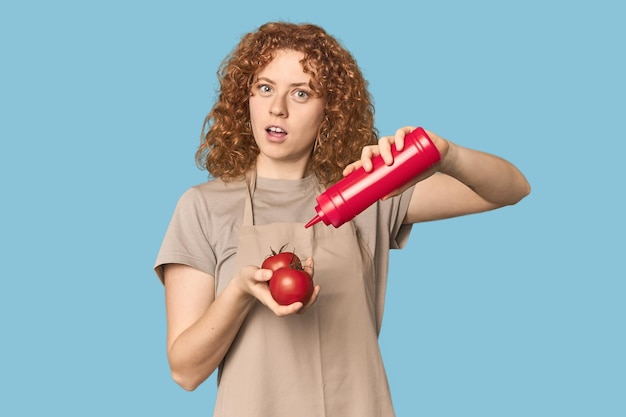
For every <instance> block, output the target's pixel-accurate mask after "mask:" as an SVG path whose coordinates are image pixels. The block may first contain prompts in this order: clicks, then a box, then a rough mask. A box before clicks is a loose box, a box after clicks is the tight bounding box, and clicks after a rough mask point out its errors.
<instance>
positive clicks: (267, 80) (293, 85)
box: [256, 77, 309, 87]
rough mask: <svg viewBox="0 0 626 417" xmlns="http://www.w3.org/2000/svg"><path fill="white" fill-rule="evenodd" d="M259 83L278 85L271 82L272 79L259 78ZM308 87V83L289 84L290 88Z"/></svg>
mask: <svg viewBox="0 0 626 417" xmlns="http://www.w3.org/2000/svg"><path fill="white" fill-rule="evenodd" d="M259 81H264V82H266V83H269V84H276V82H275V81H273V80H271V79H269V78H267V77H259V78H257V79H256V82H259ZM308 85H309V82H308V81H301V82H296V83H291V84H289V86H290V87H302V86H308Z"/></svg>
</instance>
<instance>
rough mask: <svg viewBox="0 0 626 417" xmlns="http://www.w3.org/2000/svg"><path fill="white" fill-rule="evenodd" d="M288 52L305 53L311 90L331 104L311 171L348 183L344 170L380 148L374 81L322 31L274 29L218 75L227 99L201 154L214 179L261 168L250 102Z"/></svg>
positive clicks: (269, 26) (242, 47) (281, 25)
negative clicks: (281, 53) (369, 149)
mask: <svg viewBox="0 0 626 417" xmlns="http://www.w3.org/2000/svg"><path fill="white" fill-rule="evenodd" d="M281 49H291V50H295V51H298V52H302V53H303V54H304V59H303V60H302V65H303V68H304V70H305V72H307V73H309V74H311V88H312V89H313V91H314V92H315V93H316V94H319V95H320V96H321V97H322V98H323V99H324V103H325V108H324V119H323V121H322V123H321V125H320V127H319V131H318V135H317V139H316V143H315V146H314V148H313V150H312V155H311V159H310V160H309V169H310V170H312V171H313V172H314V173H315V175H316V176H317V178H318V180H319V181H320V182H321V183H322V184H324V185H330V184H332V183H334V182H336V181H338V180H339V179H341V177H342V171H343V168H344V167H345V166H346V165H348V164H349V163H351V162H353V161H355V160H357V159H359V158H360V156H361V150H362V149H363V147H364V146H365V145H370V144H374V143H376V141H377V138H378V131H377V130H376V128H375V127H374V106H373V104H372V100H371V97H370V94H369V92H368V90H367V81H366V80H365V79H364V77H363V75H362V73H361V70H360V69H359V67H358V65H357V63H356V61H355V59H354V58H353V57H352V55H351V54H350V52H348V51H347V50H346V49H345V48H343V47H342V46H341V44H340V43H339V42H338V41H337V40H336V39H335V38H333V37H332V36H330V35H329V34H328V33H327V32H326V31H325V30H324V29H322V28H320V27H318V26H316V25H312V24H301V25H298V24H294V23H287V22H272V23H266V24H264V25H262V26H261V27H259V28H258V30H257V31H255V32H251V33H248V34H246V35H244V36H243V37H242V38H241V41H240V43H239V44H238V45H237V46H236V47H235V49H234V50H233V51H232V52H231V53H230V54H229V55H228V56H227V57H226V59H225V60H224V61H223V62H222V64H221V65H220V68H219V70H218V72H217V76H218V79H219V81H220V91H219V98H218V100H217V101H216V103H215V104H214V105H213V108H212V109H211V111H210V112H209V114H208V115H207V117H206V119H205V124H204V126H203V129H202V135H201V144H200V147H199V148H198V150H197V152H196V163H197V165H198V166H199V167H200V168H202V169H207V170H208V171H209V173H210V174H211V175H212V176H213V177H219V178H221V179H223V180H224V181H229V180H233V179H237V178H241V177H242V176H243V175H244V174H245V172H246V171H247V170H248V169H250V168H251V167H252V166H253V165H254V163H255V161H256V157H257V155H258V153H259V149H258V147H257V145H256V142H255V140H254V137H253V135H252V131H251V128H250V113H249V107H248V99H249V97H250V94H251V87H252V83H253V81H254V77H255V75H256V74H257V73H258V72H259V71H260V70H261V69H262V68H264V67H265V66H266V65H267V64H268V63H269V62H270V61H271V60H272V59H273V57H274V54H275V53H276V51H278V50H281ZM207 127H208V130H207V131H206V134H205V130H206V128H207Z"/></svg>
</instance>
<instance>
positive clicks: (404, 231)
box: [389, 187, 415, 249]
mask: <svg viewBox="0 0 626 417" xmlns="http://www.w3.org/2000/svg"><path fill="white" fill-rule="evenodd" d="M414 188H415V187H411V188H409V189H407V190H405V191H404V192H403V193H402V194H400V195H399V196H398V201H397V203H395V204H394V205H393V211H394V212H395V213H394V215H392V219H393V222H392V223H391V225H390V226H391V230H390V235H389V248H390V249H402V248H403V247H404V246H405V245H406V243H407V242H408V240H409V235H410V234H411V229H412V228H413V225H412V224H403V223H402V222H403V221H404V218H405V217H406V213H407V211H408V210H409V203H410V202H411V196H412V195H413V189H414Z"/></svg>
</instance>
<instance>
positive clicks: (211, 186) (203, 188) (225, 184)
mask: <svg viewBox="0 0 626 417" xmlns="http://www.w3.org/2000/svg"><path fill="white" fill-rule="evenodd" d="M245 188H246V182H245V181H244V180H234V181H224V180H222V179H221V178H210V179H209V180H208V181H205V182H202V183H200V184H196V185H194V186H192V187H190V188H189V190H187V192H192V193H194V192H195V193H198V194H200V195H214V194H223V195H227V194H229V193H233V192H235V193H236V192H237V191H240V190H243V189H245Z"/></svg>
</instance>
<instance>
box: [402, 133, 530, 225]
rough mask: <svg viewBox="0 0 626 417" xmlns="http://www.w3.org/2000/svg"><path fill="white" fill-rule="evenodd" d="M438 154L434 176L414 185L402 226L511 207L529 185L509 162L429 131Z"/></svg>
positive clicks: (522, 196) (525, 191) (526, 193)
mask: <svg viewBox="0 0 626 417" xmlns="http://www.w3.org/2000/svg"><path fill="white" fill-rule="evenodd" d="M428 135H429V137H430V138H431V139H432V140H433V142H434V143H435V145H436V146H437V148H438V149H440V153H441V156H442V158H441V161H440V163H439V164H438V166H437V167H436V169H437V171H438V172H437V173H435V174H433V175H430V176H428V177H427V178H425V179H423V180H422V181H419V182H418V183H416V184H415V189H414V191H413V196H412V198H411V203H410V205H409V209H408V212H407V215H406V218H405V223H417V222H423V221H430V220H439V219H445V218H450V217H456V216H462V215H466V214H472V213H480V212H484V211H488V210H493V209H496V208H499V207H503V206H507V205H513V204H516V203H517V202H519V201H520V200H521V199H523V198H524V197H526V196H527V195H528V194H529V193H530V184H529V183H528V181H527V180H526V178H525V177H524V175H523V174H522V173H521V172H520V171H519V170H518V169H517V168H516V167H515V166H514V165H513V164H511V163H510V162H508V161H506V160H504V159H502V158H500V157H498V156H495V155H491V154H488V153H485V152H481V151H477V150H473V149H468V148H464V147H462V146H459V145H457V144H454V143H452V142H449V141H446V140H445V139H443V138H441V137H440V136H438V135H436V134H435V133H432V132H428Z"/></svg>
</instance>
